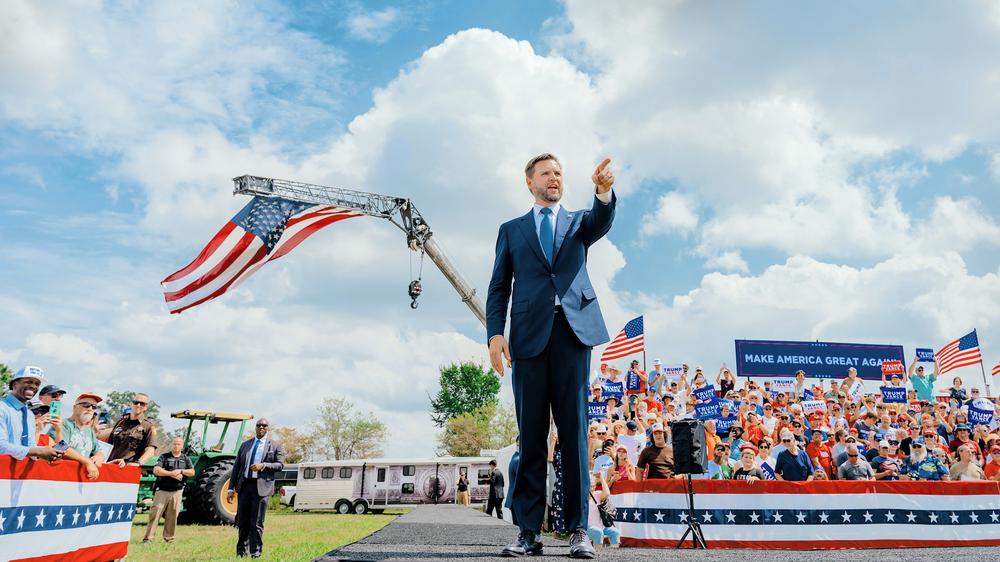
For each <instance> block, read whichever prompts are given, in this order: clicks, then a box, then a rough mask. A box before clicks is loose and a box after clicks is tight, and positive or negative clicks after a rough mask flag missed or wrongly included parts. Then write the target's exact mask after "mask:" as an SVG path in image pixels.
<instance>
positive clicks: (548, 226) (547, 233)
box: [538, 207, 555, 264]
mask: <svg viewBox="0 0 1000 562" xmlns="http://www.w3.org/2000/svg"><path fill="white" fill-rule="evenodd" d="M541 213H542V226H541V228H540V229H539V230H538V241H539V242H541V244H542V252H543V253H544V254H545V258H546V259H547V260H549V263H550V264H551V263H552V250H553V245H554V242H555V240H553V238H552V218H551V217H552V209H550V208H548V207H542V210H541Z"/></svg>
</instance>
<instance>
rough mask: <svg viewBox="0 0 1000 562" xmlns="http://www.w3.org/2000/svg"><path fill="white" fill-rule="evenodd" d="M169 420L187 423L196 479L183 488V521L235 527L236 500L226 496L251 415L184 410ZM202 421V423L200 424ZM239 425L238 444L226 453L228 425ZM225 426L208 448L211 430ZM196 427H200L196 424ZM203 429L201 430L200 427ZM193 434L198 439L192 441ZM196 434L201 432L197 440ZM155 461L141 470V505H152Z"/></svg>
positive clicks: (186, 448) (186, 437)
mask: <svg viewBox="0 0 1000 562" xmlns="http://www.w3.org/2000/svg"><path fill="white" fill-rule="evenodd" d="M170 417H172V418H177V419H182V420H188V426H187V431H186V432H185V433H184V454H185V455H187V456H188V458H189V459H191V464H193V465H194V478H193V479H189V480H188V481H187V484H186V485H185V486H184V501H183V508H182V509H183V510H184V519H185V520H187V521H197V522H200V523H209V524H216V525H232V524H233V523H234V522H235V521H236V501H235V498H234V500H233V501H229V500H228V499H227V498H226V496H227V492H228V491H229V477H230V476H231V474H232V471H233V462H234V461H235V459H236V454H237V452H238V451H239V447H240V442H241V441H242V438H243V432H244V430H245V429H246V423H247V421H248V420H252V419H253V415H252V414H240V413H232V412H209V411H205V410H184V411H183V412H176V413H173V414H170ZM198 422H201V423H198ZM236 422H239V424H240V428H239V433H237V434H236V438H235V439H234V441H235V444H234V445H233V446H232V447H231V448H229V449H228V450H225V442H226V434H227V433H228V432H229V426H230V425H231V424H235V423H236ZM219 423H222V424H224V425H223V426H222V435H221V436H219V440H218V442H217V443H216V444H215V445H214V446H209V445H208V433H209V428H210V427H211V426H213V425H215V424H219ZM196 424H197V425H196ZM198 426H200V427H198ZM192 432H195V435H194V437H195V440H194V441H192ZM197 432H200V433H201V438H200V439H198V435H197ZM155 464H156V459H155V458H153V459H151V460H150V461H149V462H148V463H147V464H146V465H145V466H143V467H142V468H143V470H142V478H141V479H140V481H139V502H138V503H139V506H140V507H148V506H150V505H152V500H153V484H154V483H155V482H156V477H155V476H153V465H155Z"/></svg>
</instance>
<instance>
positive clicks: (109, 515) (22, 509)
mask: <svg viewBox="0 0 1000 562" xmlns="http://www.w3.org/2000/svg"><path fill="white" fill-rule="evenodd" d="M138 493H139V467H135V466H126V467H125V468H118V466H116V465H114V464H105V465H104V466H102V467H101V473H100V476H98V478H97V480H87V479H86V478H84V477H83V471H82V470H80V465H79V464H78V463H77V462H76V461H71V460H62V461H57V462H55V463H53V464H49V463H47V462H45V461H33V460H21V461H18V460H15V459H14V458H13V457H8V456H0V560H16V561H18V562H29V561H30V562H42V561H51V560H60V561H66V562H82V561H87V560H118V559H121V558H125V557H126V556H127V555H128V541H129V536H130V534H131V532H132V517H133V516H134V515H135V501H136V496H137V494H138Z"/></svg>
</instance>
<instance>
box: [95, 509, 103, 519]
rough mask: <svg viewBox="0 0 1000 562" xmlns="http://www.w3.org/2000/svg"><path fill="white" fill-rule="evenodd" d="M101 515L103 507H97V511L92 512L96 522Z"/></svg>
mask: <svg viewBox="0 0 1000 562" xmlns="http://www.w3.org/2000/svg"><path fill="white" fill-rule="evenodd" d="M102 515H104V508H103V507H98V508H97V512H96V513H94V522H95V523H96V522H97V521H100V520H101V516H102Z"/></svg>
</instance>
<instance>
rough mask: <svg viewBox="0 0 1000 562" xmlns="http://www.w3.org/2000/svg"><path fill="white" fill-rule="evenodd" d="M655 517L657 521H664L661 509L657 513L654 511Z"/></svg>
mask: <svg viewBox="0 0 1000 562" xmlns="http://www.w3.org/2000/svg"><path fill="white" fill-rule="evenodd" d="M653 517H656V520H657V521H663V514H662V513H660V512H659V511H657V512H656V513H654V514H653Z"/></svg>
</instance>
